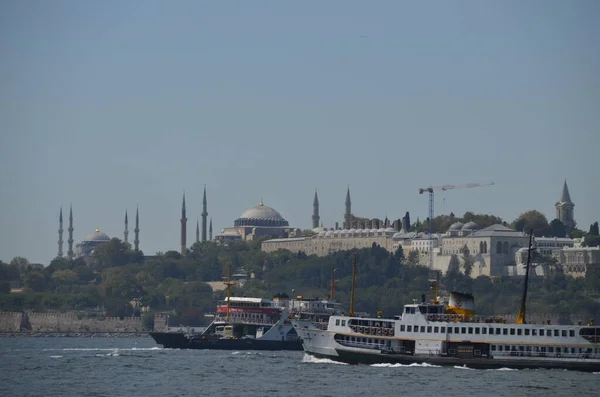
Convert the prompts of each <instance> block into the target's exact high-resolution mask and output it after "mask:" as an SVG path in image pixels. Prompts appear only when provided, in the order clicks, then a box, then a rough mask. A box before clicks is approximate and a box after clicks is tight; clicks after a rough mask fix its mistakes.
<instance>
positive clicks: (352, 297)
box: [349, 254, 356, 317]
mask: <svg viewBox="0 0 600 397" xmlns="http://www.w3.org/2000/svg"><path fill="white" fill-rule="evenodd" d="M355 283H356V254H354V259H353V260H352V289H351V290H350V313H349V315H350V317H354V285H355Z"/></svg>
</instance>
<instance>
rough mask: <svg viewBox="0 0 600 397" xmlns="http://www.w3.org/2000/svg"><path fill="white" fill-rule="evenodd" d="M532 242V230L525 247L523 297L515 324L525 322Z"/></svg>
mask: <svg viewBox="0 0 600 397" xmlns="http://www.w3.org/2000/svg"><path fill="white" fill-rule="evenodd" d="M532 243H533V230H531V232H530V233H529V248H528V249H527V264H526V265H525V287H524V288H523V298H522V299H521V307H520V308H519V314H517V321H516V323H517V324H527V322H526V321H525V303H526V302H527V285H528V284H529V267H530V265H531V251H532Z"/></svg>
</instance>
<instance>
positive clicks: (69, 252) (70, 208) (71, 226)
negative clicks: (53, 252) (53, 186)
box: [67, 205, 75, 260]
mask: <svg viewBox="0 0 600 397" xmlns="http://www.w3.org/2000/svg"><path fill="white" fill-rule="evenodd" d="M68 230H69V239H68V240H67V243H68V244H69V249H68V251H67V258H69V260H73V257H74V256H75V253H74V252H73V241H74V240H73V230H75V229H74V228H73V206H72V205H71V206H70V207H69V229H68Z"/></svg>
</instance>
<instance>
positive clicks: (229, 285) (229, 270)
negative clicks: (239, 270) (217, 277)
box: [225, 264, 233, 322]
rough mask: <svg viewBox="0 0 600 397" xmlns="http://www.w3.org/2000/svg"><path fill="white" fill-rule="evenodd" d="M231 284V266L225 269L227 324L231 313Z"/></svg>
mask: <svg viewBox="0 0 600 397" xmlns="http://www.w3.org/2000/svg"><path fill="white" fill-rule="evenodd" d="M232 285H233V283H232V282H231V264H229V266H228V267H227V281H226V282H225V286H226V287H227V288H226V291H227V322H229V313H230V312H231V286H232Z"/></svg>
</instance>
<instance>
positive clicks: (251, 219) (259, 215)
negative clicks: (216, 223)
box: [234, 201, 289, 226]
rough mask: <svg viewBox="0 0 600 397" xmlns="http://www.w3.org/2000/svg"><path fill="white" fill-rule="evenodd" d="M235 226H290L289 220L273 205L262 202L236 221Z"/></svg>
mask: <svg viewBox="0 0 600 397" xmlns="http://www.w3.org/2000/svg"><path fill="white" fill-rule="evenodd" d="M234 225H235V226H289V223H288V221H286V220H285V219H283V217H282V216H281V214H280V213H279V212H277V211H275V210H274V209H273V208H271V207H267V206H266V205H264V204H263V203H262V201H261V202H260V204H259V205H257V206H256V207H253V208H249V209H247V210H246V211H244V213H243V214H242V215H240V217H239V218H238V219H236V220H235V222H234Z"/></svg>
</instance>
